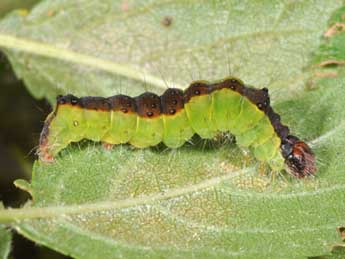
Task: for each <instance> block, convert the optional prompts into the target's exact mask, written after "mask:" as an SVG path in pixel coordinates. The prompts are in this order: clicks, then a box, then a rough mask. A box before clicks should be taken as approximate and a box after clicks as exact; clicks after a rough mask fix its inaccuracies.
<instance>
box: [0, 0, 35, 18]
mask: <svg viewBox="0 0 345 259" xmlns="http://www.w3.org/2000/svg"><path fill="white" fill-rule="evenodd" d="M37 2H39V0H25V1H23V0H1V3H0V18H2V16H4V15H5V14H7V13H8V12H9V11H12V10H14V9H18V8H20V9H22V10H24V9H29V8H31V7H32V6H33V5H34V4H36V3H37Z"/></svg>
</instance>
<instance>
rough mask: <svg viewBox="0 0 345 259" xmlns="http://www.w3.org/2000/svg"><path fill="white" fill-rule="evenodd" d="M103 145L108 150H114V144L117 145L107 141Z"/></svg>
mask: <svg viewBox="0 0 345 259" xmlns="http://www.w3.org/2000/svg"><path fill="white" fill-rule="evenodd" d="M102 145H103V147H104V148H105V149H106V150H112V149H113V146H115V145H114V144H110V143H107V142H103V144H102Z"/></svg>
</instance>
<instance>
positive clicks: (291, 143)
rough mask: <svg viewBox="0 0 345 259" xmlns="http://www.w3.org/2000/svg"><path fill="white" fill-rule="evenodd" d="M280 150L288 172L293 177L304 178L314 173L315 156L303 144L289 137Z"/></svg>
mask: <svg viewBox="0 0 345 259" xmlns="http://www.w3.org/2000/svg"><path fill="white" fill-rule="evenodd" d="M281 150H282V154H283V156H284V158H285V163H286V165H287V167H288V172H289V173H290V174H292V175H293V176H295V177H298V178H304V177H305V176H308V175H314V174H315V173H316V164H315V155H314V153H313V152H312V151H311V149H310V147H309V146H308V145H307V144H306V143H305V142H303V141H301V140H299V139H298V138H297V137H295V136H291V135H289V136H287V138H286V139H285V140H284V141H283V142H282V144H281Z"/></svg>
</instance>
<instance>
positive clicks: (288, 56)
mask: <svg viewBox="0 0 345 259" xmlns="http://www.w3.org/2000/svg"><path fill="white" fill-rule="evenodd" d="M341 3H343V1H340V0H334V1H322V0H318V1H311V0H309V1H301V2H291V1H288V0H286V1H267V2H262V1H255V2H254V1H248V2H241V3H238V2H237V1H206V0H205V1H200V2H198V1H184V2H178V1H164V0H161V1H140V0H137V1H130V2H127V1H123V2H122V1H115V2H114V1H109V0H108V1H102V2H100V1H96V0H92V1H89V0H88V1H86V0H84V1H79V2H78V3H75V2H74V1H69V0H62V1H54V2H52V1H43V2H42V3H41V4H39V5H38V6H37V7H36V8H35V9H34V10H33V11H32V12H30V13H29V14H28V15H26V16H23V14H21V13H18V12H14V13H13V14H12V15H11V16H8V17H7V19H5V20H3V21H2V22H1V24H0V47H3V48H4V49H5V51H6V53H7V55H8V57H9V58H10V61H11V63H12V65H13V68H14V70H15V72H16V73H17V75H18V77H20V78H23V80H24V81H25V83H26V85H27V86H28V88H29V90H30V91H31V93H32V94H33V95H34V96H36V97H47V98H48V99H49V100H51V101H52V103H54V101H53V100H54V99H55V96H56V95H57V94H66V93H74V94H76V95H80V96H86V95H101V96H110V95H114V94H115V93H119V92H122V93H128V94H140V93H141V92H142V91H143V90H153V91H155V92H158V93H160V92H162V91H163V90H164V89H165V88H166V86H167V85H168V86H170V87H171V86H182V87H187V86H188V84H189V83H190V82H191V81H192V80H196V79H207V80H213V79H219V78H224V77H226V76H227V75H229V73H232V74H233V75H236V76H238V77H240V78H241V79H243V80H244V81H245V82H246V83H249V84H253V85H256V86H267V85H269V86H270V88H271V89H279V94H275V96H276V97H278V96H289V95H291V93H296V92H298V91H300V90H301V89H303V87H304V83H305V79H307V78H308V77H309V73H308V72H303V69H304V68H305V66H306V64H307V61H308V58H309V55H310V53H311V52H312V51H314V50H316V48H317V47H318V45H319V43H320V35H321V34H322V33H323V32H324V30H325V29H326V21H327V20H328V18H329V16H330V14H331V13H332V12H333V11H334V10H335V9H336V8H337V7H339V6H340V5H341ZM165 17H171V18H172V23H171V25H170V26H164V25H162V20H164V18H165Z"/></svg>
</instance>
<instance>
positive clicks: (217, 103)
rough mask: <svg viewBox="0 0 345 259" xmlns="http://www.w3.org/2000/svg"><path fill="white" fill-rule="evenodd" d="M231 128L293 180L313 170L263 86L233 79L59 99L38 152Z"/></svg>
mask: <svg viewBox="0 0 345 259" xmlns="http://www.w3.org/2000/svg"><path fill="white" fill-rule="evenodd" d="M228 131H229V132H230V133H232V134H233V135H235V137H236V140H237V143H238V144H239V145H240V146H243V147H249V148H250V149H251V150H252V151H253V153H254V156H255V157H256V158H257V159H258V160H259V161H264V162H266V163H268V164H269V165H270V167H271V168H272V169H273V170H282V169H284V167H285V165H286V166H287V167H288V171H289V172H290V173H291V174H292V175H294V176H296V177H304V176H306V175H309V174H314V173H315V172H316V167H315V157H314V155H313V153H312V151H311V149H310V148H309V147H308V145H307V144H306V143H304V142H303V141H300V140H299V139H298V138H297V137H295V136H291V135H289V128H288V127H287V126H285V125H283V124H282V123H281V121H280V116H279V115H278V114H276V113H275V112H274V111H273V109H272V107H271V106H270V98H269V95H268V90H267V89H266V88H263V89H256V88H253V87H248V86H245V85H244V84H243V83H242V82H241V81H240V80H238V79H236V78H227V79H225V80H223V81H219V82H215V83H208V82H206V81H197V82H193V83H192V84H191V85H190V86H189V87H188V88H187V89H186V90H184V91H183V90H180V89H176V88H169V89H167V90H166V91H165V92H164V94H163V95H161V96H158V95H156V94H154V93H150V92H146V93H143V94H142V95H140V96H137V97H134V98H131V97H129V96H125V95H116V96H112V97H108V98H103V97H82V98H77V97H75V96H73V95H66V96H58V97H57V105H56V107H55V110H54V111H53V112H52V113H51V114H50V115H49V116H48V118H47V120H46V122H45V124H44V127H43V130H42V133H41V138H40V146H39V151H38V153H39V156H40V158H41V159H42V160H44V161H50V160H53V158H54V157H55V156H56V155H57V154H58V152H59V151H60V150H62V149H63V148H65V147H66V146H67V145H68V144H69V143H71V142H77V141H80V140H81V139H89V140H92V141H102V142H105V143H109V144H121V143H130V144H131V145H133V146H135V147H138V148H145V147H149V146H155V145H157V144H159V143H160V142H163V143H164V144H165V145H166V146H167V147H170V148H178V147H180V146H182V145H183V144H184V143H185V142H186V141H188V140H189V139H190V138H191V137H192V136H193V135H194V134H198V135H200V137H202V138H206V139H211V138H214V137H215V136H216V135H217V134H218V133H219V132H228Z"/></svg>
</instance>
